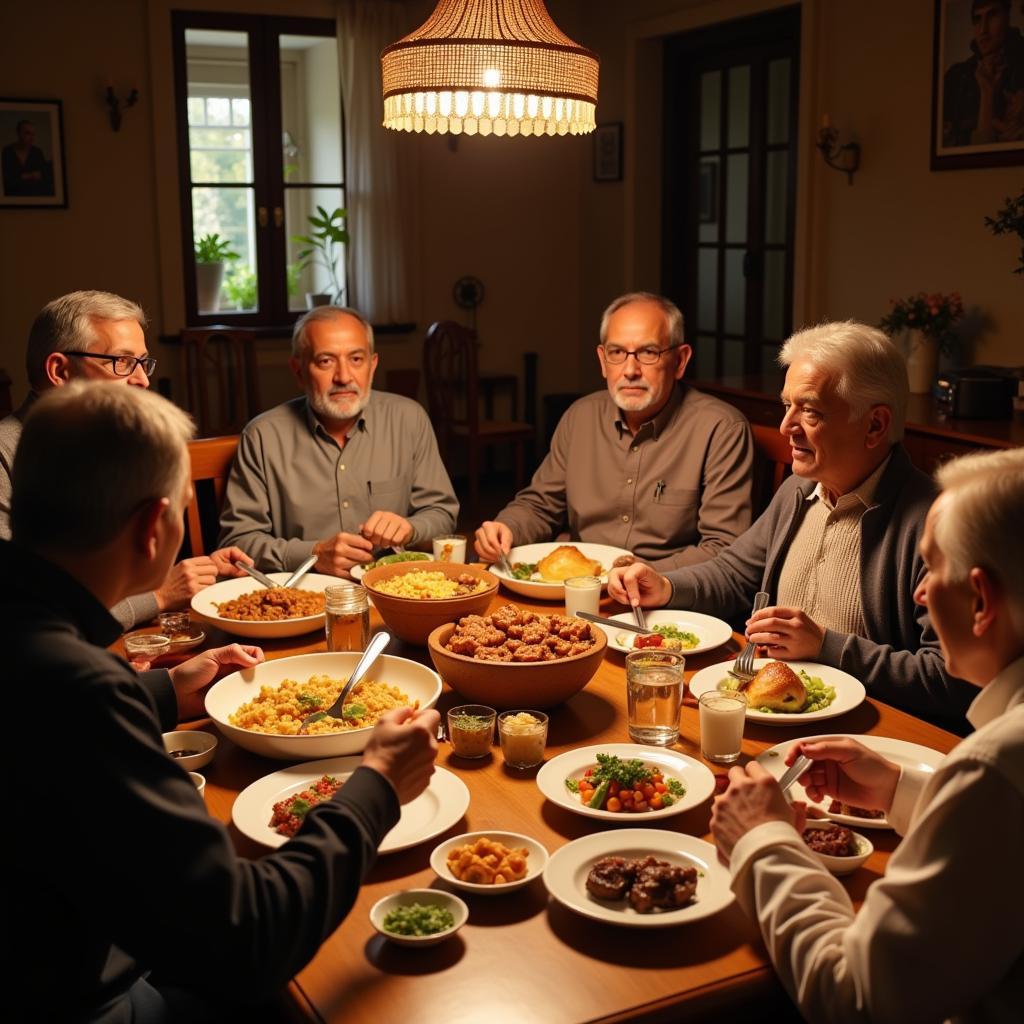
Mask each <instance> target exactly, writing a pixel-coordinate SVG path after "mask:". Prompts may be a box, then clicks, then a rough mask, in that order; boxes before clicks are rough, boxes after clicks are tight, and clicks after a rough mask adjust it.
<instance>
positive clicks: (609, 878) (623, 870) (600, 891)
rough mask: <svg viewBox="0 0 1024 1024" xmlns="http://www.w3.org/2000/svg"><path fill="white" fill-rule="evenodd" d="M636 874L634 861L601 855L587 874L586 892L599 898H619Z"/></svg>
mask: <svg viewBox="0 0 1024 1024" xmlns="http://www.w3.org/2000/svg"><path fill="white" fill-rule="evenodd" d="M635 876H636V861H632V860H627V859H626V858H625V857H602V858H601V859H600V860H599V861H596V862H595V863H594V866H593V867H592V868H591V869H590V874H588V875H587V892H589V893H590V894H591V895H592V896H596V897H597V898H598V899H599V900H621V899H622V898H623V897H624V896H625V895H626V890H627V889H628V888H629V887H630V886H631V885H632V884H633V879H634V877H635Z"/></svg>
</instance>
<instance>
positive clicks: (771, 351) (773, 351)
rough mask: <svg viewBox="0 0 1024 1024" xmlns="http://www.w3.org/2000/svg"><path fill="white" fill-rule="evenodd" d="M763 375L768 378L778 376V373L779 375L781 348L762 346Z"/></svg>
mask: <svg viewBox="0 0 1024 1024" xmlns="http://www.w3.org/2000/svg"><path fill="white" fill-rule="evenodd" d="M761 373H763V374H767V375H768V376H773V375H778V373H779V346H778V345H762V346H761Z"/></svg>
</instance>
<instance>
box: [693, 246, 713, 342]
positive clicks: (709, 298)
mask: <svg viewBox="0 0 1024 1024" xmlns="http://www.w3.org/2000/svg"><path fill="white" fill-rule="evenodd" d="M697 327H698V328H699V329H700V330H702V331H717V330H718V250H717V249H700V250H699V252H698V256H697Z"/></svg>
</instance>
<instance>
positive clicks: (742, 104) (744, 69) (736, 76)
mask: <svg viewBox="0 0 1024 1024" xmlns="http://www.w3.org/2000/svg"><path fill="white" fill-rule="evenodd" d="M729 145H730V146H731V147H735V146H748V145H750V65H749V64H743V65H741V66H739V67H735V68H730V69H729Z"/></svg>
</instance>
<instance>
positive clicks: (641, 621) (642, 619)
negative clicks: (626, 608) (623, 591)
mask: <svg viewBox="0 0 1024 1024" xmlns="http://www.w3.org/2000/svg"><path fill="white" fill-rule="evenodd" d="M633 618H634V619H635V620H636V624H637V625H638V626H639V627H640V628H641V629H642V630H645V631H646V629H647V616H646V615H644V610H643V608H641V607H640V605H638V604H635V605H633Z"/></svg>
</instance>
